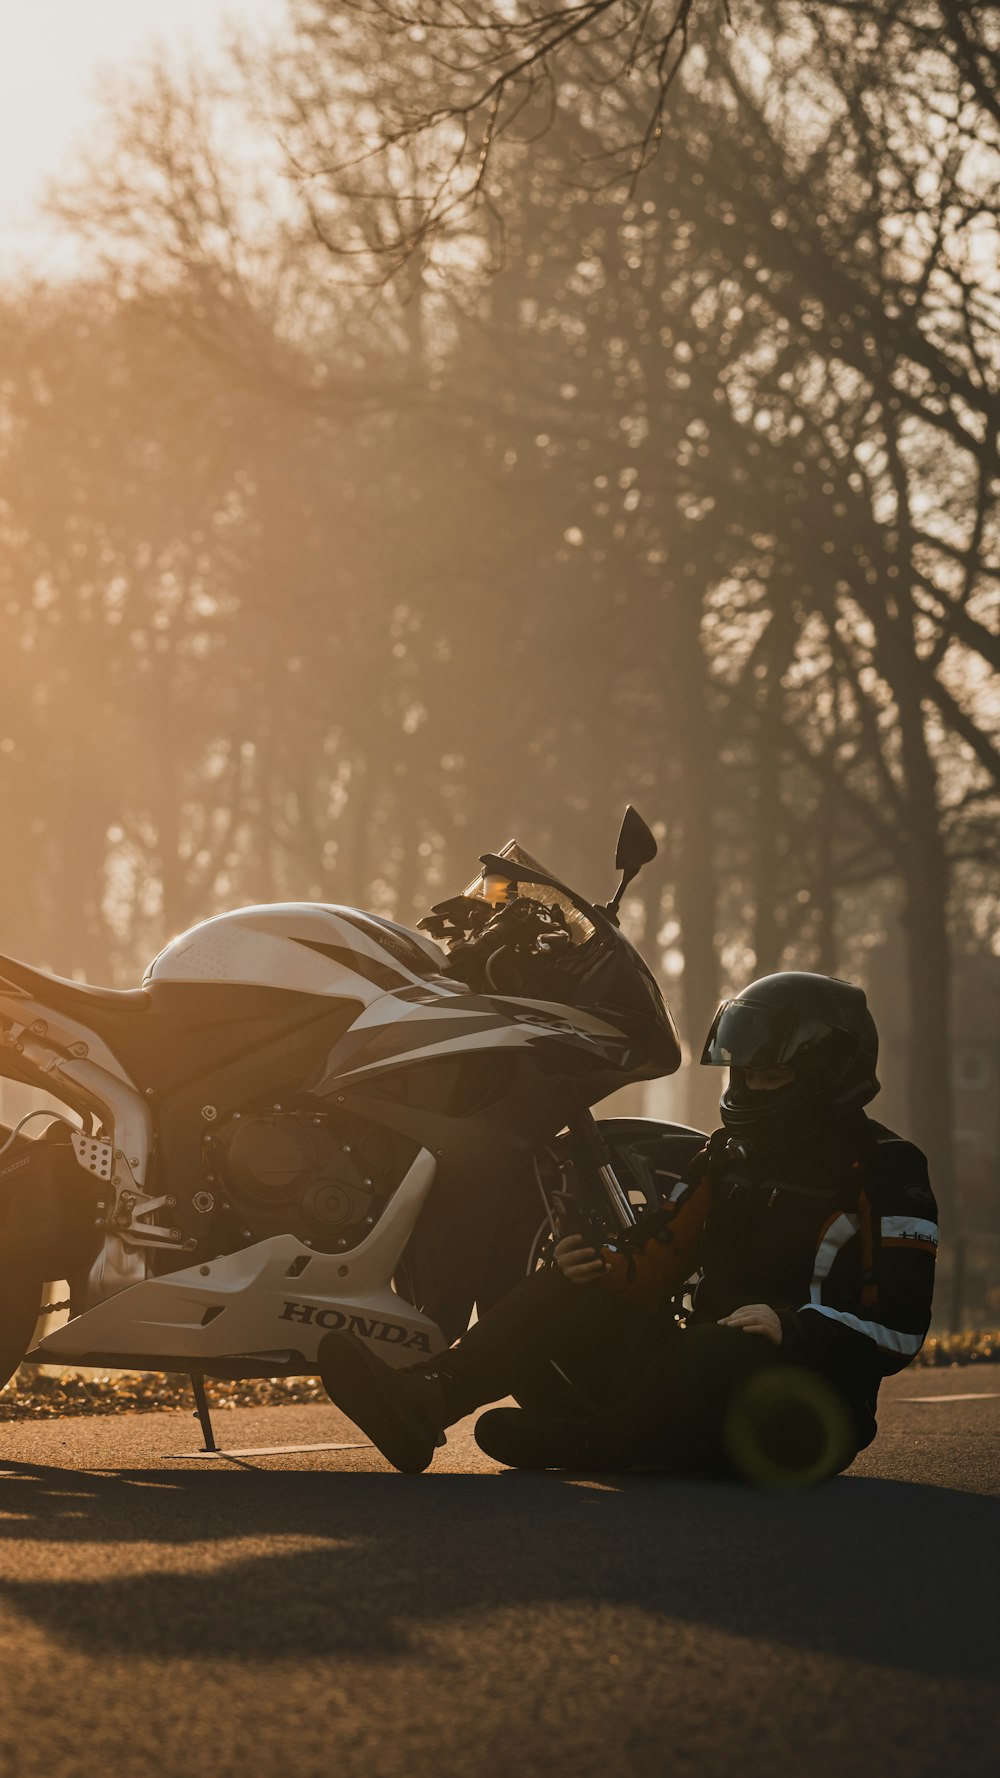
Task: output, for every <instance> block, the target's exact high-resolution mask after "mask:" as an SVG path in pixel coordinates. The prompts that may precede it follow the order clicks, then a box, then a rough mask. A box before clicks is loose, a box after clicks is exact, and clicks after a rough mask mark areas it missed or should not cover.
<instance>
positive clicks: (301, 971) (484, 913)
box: [0, 809, 699, 1380]
mask: <svg viewBox="0 0 1000 1778" xmlns="http://www.w3.org/2000/svg"><path fill="white" fill-rule="evenodd" d="M655 851H656V843H655V841H654V839H653V837H652V835H651V834H650V832H649V830H648V828H647V827H646V826H645V823H644V822H642V820H641V819H640V818H639V816H637V815H636V814H635V812H634V811H633V810H631V809H630V810H628V811H627V813H626V817H625V821H624V823H623V827H622V833H621V837H620V840H619V847H618V854H617V864H618V868H619V869H620V870H621V872H622V881H621V884H620V886H619V889H618V892H617V894H616V896H615V897H614V900H613V901H612V902H611V903H609V904H608V905H607V906H606V907H596V906H592V905H591V904H590V903H589V902H587V901H585V900H584V899H583V898H582V897H581V896H579V895H577V894H576V893H574V892H573V891H571V890H570V889H568V888H566V887H565V885H563V884H562V883H560V882H559V881H558V880H557V879H556V878H555V877H553V876H552V875H551V874H550V873H549V872H547V871H546V870H544V869H543V868H542V867H541V866H540V865H538V864H536V863H535V862H534V860H532V859H530V858H529V857H528V855H527V854H526V853H524V852H522V851H521V849H520V848H519V847H518V846H517V845H516V844H514V843H511V844H510V845H508V846H507V847H505V848H504V850H503V851H502V852H501V853H498V854H489V855H487V856H486V857H485V858H484V859H483V860H482V863H483V872H482V875H481V876H480V877H479V878H478V879H477V881H476V882H475V883H474V884H472V885H471V886H470V888H469V889H468V890H467V891H466V892H465V893H464V894H463V895H459V896H456V897H454V898H452V899H451V900H450V901H446V902H444V903H442V904H441V905H440V906H439V907H437V908H436V909H435V910H434V911H433V913H432V915H431V916H430V917H429V919H428V920H426V921H425V922H423V925H424V927H425V928H426V931H423V932H410V931H407V930H406V929H405V928H404V927H402V926H399V925H396V924H395V923H394V922H393V921H391V920H387V919H383V918H381V917H379V916H376V915H374V914H369V913H364V912H361V911H359V910H357V909H354V908H347V907H334V906H321V905H316V904H312V903H297V902H292V903H282V904H279V905H274V906H264V907H250V908H243V909H240V910H239V911H237V912H235V913H229V914H223V915H220V916H218V917H217V918H215V919H211V920H206V921H204V922H203V923H202V924H201V925H199V926H195V927H193V928H192V930H191V931H190V932H186V933H184V934H183V935H182V936H181V937H179V938H176V939H174V940H173V942H172V943H171V944H169V945H168V946H167V947H166V949H165V950H164V951H162V952H161V953H160V955H159V956H158V957H157V958H156V960H155V961H154V962H153V963H152V964H151V966H150V968H149V970H148V971H147V973H146V976H145V979H144V981H143V985H142V987H141V988H140V989H138V990H135V991H128V992H117V991H113V990H108V989H101V988H89V987H83V986H81V985H79V984H78V983H76V982H69V981H62V980H59V979H58V978H55V977H52V976H50V975H48V974H45V973H44V972H42V971H40V970H37V969H33V968H30V967H29V966H28V965H26V964H23V963H18V962H15V961H13V960H12V959H9V958H4V957H0V1040H2V1042H0V1073H3V1074H5V1075H7V1076H8V1077H10V1078H12V1079H15V1080H19V1081H22V1082H26V1083H28V1084H29V1085H32V1086H35V1087H44V1088H45V1089H46V1090H47V1091H48V1092H50V1093H53V1094H54V1095H55V1096H56V1097H57V1098H58V1099H59V1101H60V1106H61V1109H60V1110H59V1111H58V1112H56V1111H53V1110H52V1109H51V1108H50V1109H49V1111H48V1112H47V1113H34V1114H32V1115H34V1116H39V1115H48V1116H49V1117H50V1118H51V1120H52V1121H51V1122H50V1123H49V1124H48V1127H47V1128H46V1129H45V1131H44V1134H43V1135H42V1136H41V1137H35V1138H29V1137H27V1136H24V1135H22V1134H21V1132H20V1126H19V1128H18V1130H17V1131H15V1132H13V1133H12V1134H11V1135H9V1136H8V1137H7V1140H6V1142H5V1144H4V1147H3V1151H2V1153H0V1378H2V1379H3V1380H6V1378H7V1377H8V1376H9V1375H10V1374H11V1373H12V1372H13V1371H14V1369H15V1368H16V1366H17V1364H18V1363H19V1361H20V1359H21V1358H22V1356H23V1355H24V1353H25V1351H26V1349H27V1348H28V1346H29V1344H30V1341H31V1338H32V1334H33V1331H34V1327H35V1322H36V1319H37V1315H38V1311H39V1305H40V1303H41V1300H42V1294H43V1286H44V1284H45V1281H46V1280H52V1279H68V1281H69V1290H70V1301H69V1308H70V1319H69V1321H68V1322H67V1323H66V1324H65V1325H63V1326H61V1327H58V1328H57V1329H56V1330H55V1331H52V1332H49V1333H48V1334H47V1335H46V1336H45V1337H44V1338H43V1339H41V1340H40V1342H39V1343H38V1345H37V1346H36V1347H35V1349H34V1351H33V1354H32V1356H33V1357H34V1358H36V1359H37V1360H39V1361H43V1360H44V1361H47V1362H56V1363H73V1364H82V1365H95V1364H98V1365H105V1364H111V1365H129V1366H141V1367H144V1368H148V1369H170V1370H186V1371H189V1372H191V1373H192V1374H193V1375H196V1376H197V1375H206V1374H208V1375H213V1376H272V1375H280V1374H284V1375H294V1374H299V1373H303V1372H310V1371H312V1370H313V1369H314V1368H315V1358H316V1351H317V1347H318V1344H319V1341H320V1340H321V1338H322V1337H323V1334H324V1332H325V1331H328V1330H329V1329H330V1328H332V1327H350V1328H353V1329H354V1331H355V1332H357V1333H358V1334H360V1335H361V1336H362V1337H363V1338H365V1339H367V1340H371V1341H373V1342H375V1343H376V1344H377V1348H378V1350H380V1351H381V1352H383V1353H385V1354H386V1355H387V1356H389V1357H390V1358H391V1359H393V1360H394V1361H395V1362H398V1363H412V1362H413V1359H414V1357H415V1356H419V1355H420V1354H421V1353H427V1352H433V1351H436V1350H438V1349H440V1347H441V1346H442V1344H444V1343H446V1342H448V1341H450V1340H451V1339H453V1338H455V1336H456V1335H457V1334H458V1333H459V1332H461V1330H462V1328H463V1327H464V1326H465V1325H466V1322H467V1320H468V1316H469V1313H470V1311H471V1308H472V1304H473V1302H475V1301H478V1302H479V1303H480V1304H484V1303H486V1302H489V1301H491V1300H494V1299H495V1297H496V1296H498V1295H499V1294H501V1293H502V1292H503V1291H505V1290H507V1289H509V1288H510V1287H511V1285H512V1284H513V1283H514V1282H516V1279H517V1277H518V1276H520V1275H521V1274H523V1272H524V1270H525V1268H526V1267H527V1266H530V1265H531V1264H533V1263H535V1260H536V1258H537V1254H538V1251H539V1249H540V1245H541V1244H542V1241H543V1239H544V1238H545V1236H546V1235H547V1233H548V1231H549V1230H550V1228H551V1227H552V1215H551V1204H552V1197H553V1195H554V1194H555V1193H556V1192H557V1191H559V1190H562V1191H563V1192H565V1190H566V1184H567V1179H571V1178H572V1177H574V1176H575V1177H576V1178H577V1180H578V1181H579V1180H580V1179H581V1178H583V1177H584V1176H586V1178H587V1181H588V1186H589V1188H590V1189H591V1190H592V1191H594V1190H596V1191H599V1193H600V1194H603V1202H604V1205H605V1207H607V1206H608V1205H609V1204H610V1206H611V1209H612V1210H613V1211H614V1212H615V1213H616V1214H617V1217H618V1220H619V1223H620V1224H627V1223H628V1222H629V1221H630V1220H632V1221H634V1220H635V1211H634V1208H633V1207H634V1206H635V1205H637V1204H641V1203H644V1202H646V1201H648V1200H649V1199H650V1198H652V1197H655V1196H656V1195H657V1192H658V1191H662V1180H663V1176H664V1175H666V1178H667V1180H668V1181H669V1180H670V1179H672V1178H674V1177H676V1174H677V1172H678V1170H679V1168H680V1166H682V1165H683V1163H684V1160H685V1159H686V1158H687V1156H688V1155H689V1154H690V1153H691V1152H693V1149H694V1148H695V1147H696V1146H697V1143H698V1140H699V1138H698V1137H697V1134H696V1133H692V1132H683V1131H681V1130H678V1129H675V1128H674V1127H673V1126H666V1125H660V1124H656V1123H653V1122H651V1121H647V1120H643V1119H637V1120H636V1119H633V1120H620V1119H619V1120H611V1121H610V1122H609V1123H606V1124H603V1125H602V1124H597V1123H595V1122H594V1120H593V1118H592V1117H591V1115H590V1110H589V1108H590V1107H591V1106H592V1105H594V1104H595V1103H596V1102H597V1101H598V1100H600V1099H602V1098H604V1097H605V1095H606V1094H608V1093H609V1092H611V1091H612V1090H613V1089H614V1088H616V1087H620V1086H622V1085H624V1084H625V1083H626V1082H628V1081H638V1080H647V1079H652V1078H654V1077H656V1076H659V1075H663V1074H669V1073H672V1072H673V1071H674V1069H676V1067H677V1066H678V1063H679V1061H680V1049H679V1045H678V1041H677V1034H676V1031H675V1028H674V1025H673V1021H672V1019H671V1017H670V1014H669V1012H668V1011H667V1008H666V1006H665V1005H664V1002H663V998H662V996H661V994H660V991H659V989H658V987H657V985H656V983H655V981H654V979H653V977H652V975H651V974H650V972H649V970H648V969H647V968H646V965H645V964H644V963H643V961H642V959H641V958H640V957H639V955H638V953H637V952H636V951H635V949H634V948H633V947H632V945H631V944H629V942H628V941H627V940H626V939H625V938H624V937H623V935H622V934H621V932H620V931H619V929H618V920H617V910H618V905H619V902H620V899H621V895H622V891H623V889H624V887H625V885H626V883H627V882H628V881H629V880H631V878H632V877H633V876H634V875H635V874H636V872H637V871H638V870H639V869H640V868H641V866H642V865H643V864H644V863H646V862H647V861H648V860H649V859H650V858H652V857H653V856H654V855H655ZM67 1111H68V1112H71V1113H74V1114H75V1117H72V1118H71V1117H69V1116H68V1115H67ZM678 1144H679V1147H678ZM658 1180H659V1181H660V1184H659V1185H658ZM539 1190H540V1191H541V1201H540V1197H539ZM543 1211H544V1221H543V1223H542V1227H541V1229H539V1219H540V1217H541V1216H542V1215H543Z"/></svg>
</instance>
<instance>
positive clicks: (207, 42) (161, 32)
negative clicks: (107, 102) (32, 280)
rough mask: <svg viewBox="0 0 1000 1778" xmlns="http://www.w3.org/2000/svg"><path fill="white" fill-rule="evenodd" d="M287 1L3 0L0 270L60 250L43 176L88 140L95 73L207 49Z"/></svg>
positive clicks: (272, 15)
mask: <svg viewBox="0 0 1000 1778" xmlns="http://www.w3.org/2000/svg"><path fill="white" fill-rule="evenodd" d="M283 12H284V0H0V272H2V271H10V270H12V269H13V268H14V266H15V265H16V264H17V263H18V262H23V261H24V260H25V259H29V260H31V261H33V262H37V263H39V264H41V265H43V266H44V265H45V263H46V261H49V260H51V258H52V256H53V254H55V255H56V257H58V243H57V242H54V241H53V238H52V228H51V225H49V224H44V223H41V222H40V221H39V218H38V207H39V203H40V200H41V197H42V193H43V190H44V187H45V183H46V180H47V179H48V178H50V177H52V176H54V175H57V174H58V172H59V169H60V166H61V165H63V164H64V163H65V162H66V160H67V157H69V156H71V155H72V152H73V148H74V145H75V144H76V143H77V142H79V141H83V140H85V139H86V135H87V130H88V127H90V126H92V124H93V121H94V119H95V117H96V115H97V110H98V101H97V89H98V86H99V80H98V76H99V74H100V73H102V72H103V71H105V70H107V69H113V68H114V66H115V64H116V63H119V64H120V63H128V62H130V61H132V60H134V59H135V58H136V57H137V56H139V55H141V53H142V52H143V50H144V49H145V48H147V47H149V46H151V45H154V44H156V43H157V42H159V43H160V44H162V45H165V46H166V48H167V49H168V50H170V51H173V52H176V53H178V54H183V53H184V52H186V51H191V50H194V51H196V52H197V53H198V54H205V55H210V54H211V53H212V50H213V49H214V48H215V46H216V45H217V44H218V42H219V37H220V32H221V30H222V27H223V25H224V24H225V23H226V22H227V21H229V20H234V19H235V20H239V21H240V22H242V21H244V20H245V21H246V22H247V24H248V25H249V26H251V27H253V28H254V29H255V30H256V29H257V28H258V27H259V26H260V25H261V24H265V25H266V24H267V23H268V21H269V20H272V19H273V20H275V21H277V20H278V19H280V18H281V16H282V14H283Z"/></svg>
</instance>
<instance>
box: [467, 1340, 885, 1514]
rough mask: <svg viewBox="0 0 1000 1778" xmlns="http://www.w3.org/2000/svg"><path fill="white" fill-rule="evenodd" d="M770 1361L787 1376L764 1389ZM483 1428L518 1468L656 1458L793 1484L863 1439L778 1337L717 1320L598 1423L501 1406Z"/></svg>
mask: <svg viewBox="0 0 1000 1778" xmlns="http://www.w3.org/2000/svg"><path fill="white" fill-rule="evenodd" d="M769 1372H770V1373H775V1372H777V1373H779V1375H778V1376H777V1377H775V1379H774V1385H772V1384H770V1383H769V1384H768V1385H767V1388H766V1390H763V1391H762V1390H761V1389H760V1388H759V1380H760V1379H762V1378H763V1377H764V1376H765V1374H766V1373H769ZM781 1372H784V1373H785V1376H784V1378H782V1377H781V1375H780V1373H781ZM737 1413H738V1416H739V1418H738V1419H737V1418H736V1415H737ZM737 1428H738V1430H739V1441H740V1444H741V1445H742V1447H743V1449H742V1452H741V1451H740V1450H738V1449H737V1448H736V1446H735V1443H734V1435H735V1432H736V1430H737ZM476 1438H477V1440H478V1442H479V1444H480V1445H481V1447H482V1448H483V1450H485V1451H486V1452H487V1453H488V1454H489V1455H490V1456H492V1457H496V1458H498V1459H499V1461H500V1462H503V1463H509V1464H511V1465H513V1466H514V1467H515V1468H528V1469H561V1468H584V1467H589V1468H602V1469H604V1468H606V1469H628V1468H632V1467H634V1466H636V1465H655V1466H656V1467H657V1468H662V1469H669V1470H671V1471H673V1472H675V1473H682V1474H695V1475H719V1474H726V1473H733V1472H734V1471H735V1472H736V1473H739V1474H743V1475H747V1476H750V1477H755V1478H756V1479H757V1480H759V1481H767V1480H769V1479H770V1480H771V1481H774V1480H775V1479H780V1480H782V1481H784V1483H785V1484H786V1485H787V1484H788V1483H791V1482H794V1481H796V1479H799V1480H802V1479H807V1480H810V1481H817V1480H820V1479H822V1477H823V1476H824V1475H833V1474H836V1473H837V1471H838V1470H840V1469H843V1468H845V1467H846V1466H847V1465H848V1464H849V1463H850V1462H851V1461H852V1459H853V1457H854V1455H855V1452H856V1449H857V1444H858V1440H857V1438H856V1437H853V1436H852V1426H851V1424H850V1416H849V1414H848V1412H847V1408H846V1404H844V1403H842V1402H840V1400H839V1398H838V1397H837V1393H836V1391H834V1390H832V1389H831V1387H830V1386H829V1385H828V1384H827V1383H826V1382H825V1381H824V1380H823V1379H821V1378H819V1377H816V1376H810V1374H809V1373H807V1372H804V1371H802V1370H800V1369H799V1368H798V1367H791V1366H788V1365H786V1363H785V1360H784V1357H783V1355H782V1353H781V1351H780V1348H778V1347H775V1346H773V1345H772V1344H771V1343H770V1342H769V1341H767V1340H764V1339H761V1338H760V1337H759V1336H757V1335H753V1334H744V1333H741V1332H740V1331H739V1330H738V1329H735V1328H726V1327H718V1326H715V1325H713V1324H708V1325H705V1326H701V1327H695V1328H692V1329H691V1330H689V1331H688V1332H687V1333H685V1334H682V1335H680V1336H679V1337H678V1338H677V1339H676V1340H673V1341H671V1342H669V1343H668V1344H665V1345H663V1346H661V1347H660V1348H659V1349H658V1350H657V1351H656V1352H655V1353H654V1354H653V1356H652V1358H651V1359H650V1361H649V1363H648V1364H647V1365H646V1367H645V1369H644V1370H643V1372H642V1374H641V1375H640V1377H639V1379H638V1381H637V1383H636V1384H635V1387H634V1388H633V1389H632V1390H631V1391H629V1392H628V1393H627V1394H626V1395H625V1396H624V1397H623V1398H622V1400H621V1401H620V1403H618V1404H615V1405H613V1406H612V1407H611V1408H610V1409H609V1410H608V1411H607V1412H606V1413H604V1414H602V1415H601V1416H600V1417H599V1419H598V1420H596V1421H595V1422H592V1423H590V1424H589V1425H579V1424H577V1425H574V1424H571V1423H568V1422H566V1421H559V1420H556V1419H554V1418H552V1417H546V1416H542V1415H538V1414H529V1413H523V1412H519V1411H517V1410H511V1409H499V1410H494V1412H493V1413H490V1414H485V1415H484V1416H483V1417H482V1419H481V1420H480V1421H479V1423H478V1425H477V1427H476Z"/></svg>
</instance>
